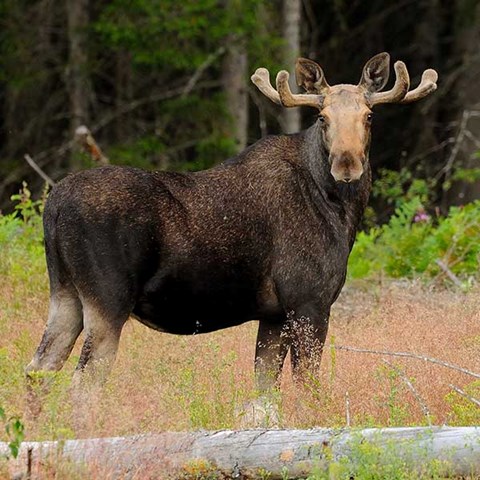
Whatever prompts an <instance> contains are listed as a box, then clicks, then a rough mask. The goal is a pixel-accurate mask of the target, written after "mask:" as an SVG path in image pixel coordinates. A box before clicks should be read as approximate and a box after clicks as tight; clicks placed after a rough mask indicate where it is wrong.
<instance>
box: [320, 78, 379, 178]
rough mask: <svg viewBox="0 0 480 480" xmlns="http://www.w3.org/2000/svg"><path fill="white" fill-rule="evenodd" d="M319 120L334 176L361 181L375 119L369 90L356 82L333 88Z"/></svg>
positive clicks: (331, 171)
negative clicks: (368, 99) (368, 103)
mask: <svg viewBox="0 0 480 480" xmlns="http://www.w3.org/2000/svg"><path fill="white" fill-rule="evenodd" d="M319 122H320V125H321V128H322V135H323V142H324V145H325V147H326V149H327V151H328V152H329V161H330V166H331V167H330V168H331V169H330V173H331V174H332V176H333V178H334V179H335V180H336V181H337V182H346V183H349V182H354V181H356V180H359V179H360V177H361V176H362V174H363V171H364V165H365V162H366V161H367V158H368V150H369V147H370V126H371V122H372V111H371V110H370V108H369V107H368V105H367V102H366V100H365V92H364V91H363V90H361V89H359V88H358V87H356V86H353V85H336V86H334V87H331V88H330V90H329V92H328V94H327V95H326V97H325V100H324V102H323V106H322V110H321V111H320V115H319Z"/></svg>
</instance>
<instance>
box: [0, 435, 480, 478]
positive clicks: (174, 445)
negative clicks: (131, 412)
mask: <svg viewBox="0 0 480 480" xmlns="http://www.w3.org/2000/svg"><path fill="white" fill-rule="evenodd" d="M360 440H361V441H362V444H364V442H365V441H368V442H371V443H372V444H374V445H375V446H376V447H380V448H381V447H385V448H387V447H388V446H389V449H390V450H389V452H392V448H394V456H395V458H397V459H398V458H402V459H405V461H407V462H408V463H409V465H412V466H415V467H416V468H418V469H421V468H422V466H424V465H425V464H427V462H429V461H432V460H434V459H436V460H442V461H445V462H448V465H449V466H448V469H447V471H446V472H445V473H446V475H451V476H462V475H472V474H479V473H480V427H458V428H457V427H432V428H423V427H421V428H420V427H418V428H416V427H407V428H385V429H365V430H358V431H356V430H351V429H345V430H333V429H326V428H318V429H312V430H242V431H218V432H190V433H188V432H165V433H159V434H146V435H138V436H133V437H125V438H121V437H119V438H97V439H85V440H67V441H64V442H25V443H23V444H22V446H21V450H20V455H19V457H18V458H17V459H16V460H10V471H11V472H12V476H13V478H28V475H27V463H28V462H29V461H30V462H31V464H32V467H31V468H32V469H31V472H30V478H32V479H33V478H38V476H39V475H38V473H39V472H40V471H41V468H45V465H48V464H50V465H52V464H53V465H56V466H57V467H58V465H60V464H61V462H62V461H65V462H70V468H71V464H72V463H73V464H74V465H78V467H79V468H86V469H87V471H88V472H90V475H93V476H91V478H101V477H99V476H98V475H103V477H102V478H121V479H127V478H162V479H168V478H175V479H181V478H185V479H188V478H200V476H199V475H200V474H202V473H203V474H206V473H210V474H211V473H212V472H213V471H215V472H217V473H218V474H219V475H223V477H218V478H235V479H250V478H252V479H253V478H259V473H260V472H262V471H263V472H266V471H268V472H270V476H268V478H269V479H270V480H274V479H282V478H286V477H285V472H287V471H288V477H287V478H305V477H306V476H307V475H308V474H309V473H311V472H312V469H315V468H316V469H318V468H324V469H325V468H327V467H328V464H329V462H335V461H338V460H339V459H340V458H342V457H345V456H349V455H350V454H351V452H352V450H353V451H355V445H357V446H358V442H360ZM29 450H30V452H31V454H30V455H29V454H28V451H29ZM7 453H8V446H7V444H6V443H0V458H1V457H2V455H4V454H7ZM350 456H351V458H357V461H361V457H359V455H358V452H357V453H356V454H355V455H350ZM29 457H30V458H29ZM379 461H380V462H391V461H392V456H391V455H390V456H389V455H380V456H379ZM212 469H214V470H212ZM202 478H203V477H202Z"/></svg>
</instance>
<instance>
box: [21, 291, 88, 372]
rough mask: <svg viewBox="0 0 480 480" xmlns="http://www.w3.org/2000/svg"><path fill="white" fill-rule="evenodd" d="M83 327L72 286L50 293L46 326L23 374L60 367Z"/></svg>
mask: <svg viewBox="0 0 480 480" xmlns="http://www.w3.org/2000/svg"><path fill="white" fill-rule="evenodd" d="M82 328H83V322H82V304H81V302H80V299H79V297H78V294H77V292H76V291H75V290H74V289H73V287H72V288H63V289H58V290H57V291H56V292H54V293H52V295H51V297H50V309H49V314H48V321H47V326H46V328H45V332H44V334H43V337H42V340H41V342H40V345H39V346H38V348H37V351H36V352H35V355H34V357H33V359H32V361H31V362H30V363H29V364H28V366H27V368H26V373H27V375H28V374H29V373H31V372H35V371H49V370H50V371H51V370H53V371H56V370H60V369H61V368H62V367H63V365H64V363H65V361H66V360H67V358H68V356H69V355H70V352H71V351H72V348H73V346H74V345H75V341H76V340H77V338H78V336H79V335H80V332H81V331H82Z"/></svg>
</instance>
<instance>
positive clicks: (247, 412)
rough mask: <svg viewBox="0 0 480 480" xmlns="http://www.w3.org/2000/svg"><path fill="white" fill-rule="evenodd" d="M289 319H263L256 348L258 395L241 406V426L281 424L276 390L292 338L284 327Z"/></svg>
mask: <svg viewBox="0 0 480 480" xmlns="http://www.w3.org/2000/svg"><path fill="white" fill-rule="evenodd" d="M285 320H286V319H279V321H278V323H277V322H275V323H272V322H267V321H266V320H261V321H260V323H259V326H258V336H257V348H256V352H255V377H256V378H255V379H256V387H257V393H258V396H256V398H254V399H252V400H250V401H248V402H246V403H245V404H243V406H242V407H241V409H240V411H239V414H240V427H241V428H252V427H255V428H258V427H263V428H269V427H277V426H279V424H280V415H279V409H278V398H277V395H276V391H277V387H278V380H279V377H280V373H281V371H282V367H283V363H284V361H285V356H286V355H287V352H288V347H289V338H288V337H287V336H286V335H285V331H284V330H285V325H286V322H285Z"/></svg>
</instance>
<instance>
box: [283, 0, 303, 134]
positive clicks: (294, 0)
mask: <svg viewBox="0 0 480 480" xmlns="http://www.w3.org/2000/svg"><path fill="white" fill-rule="evenodd" d="M282 23H283V25H282V26H283V39H284V40H285V50H284V64H285V69H286V70H288V71H289V72H290V89H291V90H292V92H295V91H296V90H297V86H296V82H295V75H294V73H293V72H294V70H295V61H296V59H297V58H298V57H299V56H300V26H301V1H300V0H283V12H282ZM281 123H282V126H283V129H284V131H285V133H295V132H298V131H299V130H300V129H301V117H300V110H299V109H298V108H286V109H284V110H283V112H282V122H281Z"/></svg>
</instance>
